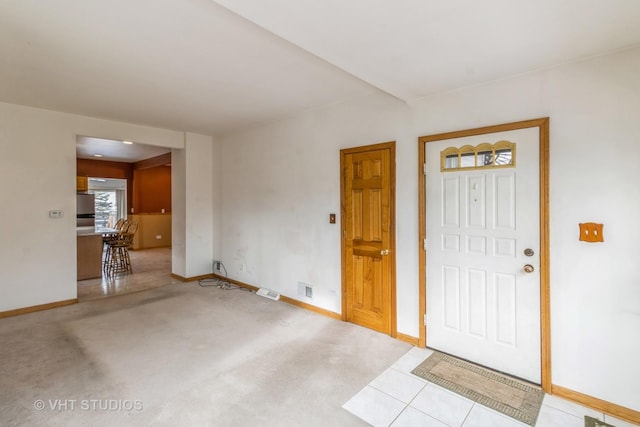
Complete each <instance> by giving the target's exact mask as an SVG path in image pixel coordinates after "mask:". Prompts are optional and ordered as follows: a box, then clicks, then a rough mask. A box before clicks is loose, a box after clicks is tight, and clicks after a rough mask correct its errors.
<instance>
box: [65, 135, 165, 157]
mask: <svg viewBox="0 0 640 427" xmlns="http://www.w3.org/2000/svg"><path fill="white" fill-rule="evenodd" d="M128 142H132V141H128ZM169 152H171V149H169V148H166V147H157V146H153V145H145V144H138V143H131V144H125V143H123V142H122V141H114V140H112V139H102V138H93V137H90V136H78V137H77V138H76V158H78V159H92V160H102V161H110V162H125V163H135V162H139V161H140V160H146V159H150V158H152V157H157V156H160V155H162V154H166V153H169Z"/></svg>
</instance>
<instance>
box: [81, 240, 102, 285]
mask: <svg viewBox="0 0 640 427" xmlns="http://www.w3.org/2000/svg"><path fill="white" fill-rule="evenodd" d="M77 245H78V246H77V247H78V280H86V279H93V278H97V277H102V234H101V233H93V232H92V233H86V234H85V233H82V232H78V236H77Z"/></svg>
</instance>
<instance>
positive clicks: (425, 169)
mask: <svg viewBox="0 0 640 427" xmlns="http://www.w3.org/2000/svg"><path fill="white" fill-rule="evenodd" d="M422 173H423V174H425V175H426V174H427V164H426V163H423V164H422Z"/></svg>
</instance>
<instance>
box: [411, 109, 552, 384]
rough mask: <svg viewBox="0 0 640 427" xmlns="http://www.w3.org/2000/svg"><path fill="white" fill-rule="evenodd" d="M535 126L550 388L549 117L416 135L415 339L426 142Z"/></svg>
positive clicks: (422, 274) (543, 341) (543, 334)
mask: <svg viewBox="0 0 640 427" xmlns="http://www.w3.org/2000/svg"><path fill="white" fill-rule="evenodd" d="M533 127H537V128H538V130H539V155H540V157H539V180H540V187H539V188H540V355H541V366H540V369H541V385H542V389H543V390H544V391H545V392H547V393H550V392H551V320H550V291H549V118H548V117H543V118H538V119H532V120H524V121H519V122H512V123H505V124H499V125H494V126H485V127H479V128H473V129H465V130H459V131H453V132H445V133H439V134H434V135H427V136H421V137H419V138H418V217H419V240H418V257H419V310H418V312H419V319H418V322H419V323H418V325H419V326H418V329H419V331H420V334H419V338H418V342H419V346H420V347H425V346H426V344H427V337H426V327H425V324H424V319H425V316H426V296H427V291H426V289H427V288H426V287H427V283H426V265H427V264H426V263H427V256H426V252H425V249H424V241H425V239H426V236H427V230H426V203H427V200H426V192H425V191H426V188H425V172H424V164H425V163H426V157H425V156H426V153H425V151H426V150H425V144H426V143H429V142H434V141H440V140H444V139H452V138H461V137H467V136H475V135H483V134H489V133H497V132H504V131H510V130H516V129H525V128H533Z"/></svg>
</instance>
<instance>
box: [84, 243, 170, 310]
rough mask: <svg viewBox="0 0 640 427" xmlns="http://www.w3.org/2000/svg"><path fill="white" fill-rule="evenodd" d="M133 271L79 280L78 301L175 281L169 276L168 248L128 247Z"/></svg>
mask: <svg viewBox="0 0 640 427" xmlns="http://www.w3.org/2000/svg"><path fill="white" fill-rule="evenodd" d="M129 254H130V256H131V264H132V268H133V273H131V274H118V275H115V276H113V277H108V276H106V275H103V277H101V278H97V279H88V280H81V281H79V282H78V300H79V301H89V300H93V299H99V298H107V297H111V296H115V295H123V294H128V293H131V292H138V291H143V290H145V289H151V288H157V287H161V286H166V285H170V284H173V283H179V281H178V280H176V279H173V278H172V277H171V248H154V249H141V250H135V251H134V250H132V251H130V252H129Z"/></svg>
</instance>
